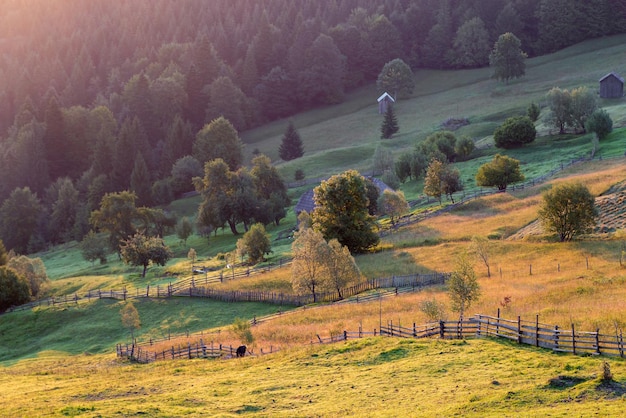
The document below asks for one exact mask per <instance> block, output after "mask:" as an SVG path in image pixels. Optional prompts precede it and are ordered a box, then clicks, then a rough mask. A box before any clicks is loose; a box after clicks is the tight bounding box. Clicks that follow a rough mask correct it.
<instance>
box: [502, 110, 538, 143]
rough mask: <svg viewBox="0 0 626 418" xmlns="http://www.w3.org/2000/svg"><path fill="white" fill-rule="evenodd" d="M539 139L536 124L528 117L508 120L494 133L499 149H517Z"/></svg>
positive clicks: (516, 117)
mask: <svg viewBox="0 0 626 418" xmlns="http://www.w3.org/2000/svg"><path fill="white" fill-rule="evenodd" d="M536 137H537V130H536V129H535V124H534V123H533V122H532V120H530V118H529V117H528V116H515V117H511V118H507V119H506V120H505V121H504V123H503V124H502V125H500V126H498V127H497V128H496V130H495V131H494V132H493V139H494V141H495V143H496V147H498V148H517V147H521V146H522V145H524V144H529V143H531V142H533V141H534V140H535V138H536Z"/></svg>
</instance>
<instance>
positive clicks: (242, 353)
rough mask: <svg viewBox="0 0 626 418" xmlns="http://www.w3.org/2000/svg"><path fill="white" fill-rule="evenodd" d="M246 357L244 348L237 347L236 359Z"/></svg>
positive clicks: (242, 346) (243, 346)
mask: <svg viewBox="0 0 626 418" xmlns="http://www.w3.org/2000/svg"><path fill="white" fill-rule="evenodd" d="M245 355H246V346H245V345H240V346H239V347H237V357H243V356H245Z"/></svg>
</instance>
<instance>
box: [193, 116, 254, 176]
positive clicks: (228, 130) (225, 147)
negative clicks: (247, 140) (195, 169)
mask: <svg viewBox="0 0 626 418" xmlns="http://www.w3.org/2000/svg"><path fill="white" fill-rule="evenodd" d="M242 147H243V145H242V142H241V139H239V135H238V134H237V131H236V130H235V128H234V127H233V125H232V124H231V123H230V122H229V121H228V120H227V119H226V118H224V117H222V116H220V117H219V118H217V119H214V120H213V121H211V123H209V124H207V125H204V127H203V128H202V129H201V130H200V131H199V132H198V134H197V135H196V140H195V142H194V143H193V156H194V157H195V158H196V159H197V160H198V161H200V162H201V163H205V162H207V161H211V160H215V159H217V158H221V159H222V160H224V161H225V162H226V163H227V164H228V167H229V168H230V169H231V170H233V171H234V170H237V169H238V168H239V167H240V166H241V163H242V162H243V154H242Z"/></svg>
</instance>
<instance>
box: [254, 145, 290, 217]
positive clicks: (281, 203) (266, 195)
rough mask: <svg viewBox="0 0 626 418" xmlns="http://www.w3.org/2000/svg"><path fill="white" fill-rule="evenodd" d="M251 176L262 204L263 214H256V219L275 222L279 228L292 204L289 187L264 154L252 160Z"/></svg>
mask: <svg viewBox="0 0 626 418" xmlns="http://www.w3.org/2000/svg"><path fill="white" fill-rule="evenodd" d="M250 174H251V175H252V177H253V179H254V184H255V187H256V192H257V195H258V198H259V201H260V203H261V209H260V210H261V212H262V213H257V214H255V219H257V220H258V221H268V222H267V223H269V222H274V224H276V225H277V226H278V224H279V222H280V220H281V219H283V218H284V217H285V216H287V210H286V207H287V206H289V204H290V203H291V199H289V196H288V195H287V185H286V184H285V182H284V181H283V179H282V177H281V176H280V174H279V173H278V170H277V169H276V167H274V166H273V165H272V162H271V160H270V159H269V157H267V156H265V155H262V154H261V155H258V156H256V157H254V158H253V159H252V169H251V170H250Z"/></svg>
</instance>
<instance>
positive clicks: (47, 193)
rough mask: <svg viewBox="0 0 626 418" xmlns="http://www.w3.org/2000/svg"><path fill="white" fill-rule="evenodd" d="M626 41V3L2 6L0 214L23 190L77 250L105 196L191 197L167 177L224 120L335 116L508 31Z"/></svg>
mask: <svg viewBox="0 0 626 418" xmlns="http://www.w3.org/2000/svg"><path fill="white" fill-rule="evenodd" d="M625 30H626V6H625V5H624V2H623V1H621V0H325V1H318V0H211V1H204V0H184V1H176V2H174V1H170V0H133V1H108V0H90V1H82V0H50V1H41V0H7V1H5V2H3V5H2V8H0V176H1V178H2V182H0V205H2V202H4V201H5V200H6V199H7V198H9V196H11V194H12V193H15V192H16V191H17V195H16V198H17V196H21V197H22V198H23V199H24V201H25V202H30V201H33V202H35V203H37V205H40V206H41V210H39V211H38V213H43V214H45V215H43V216H40V217H39V219H38V220H37V221H36V222H34V224H33V225H31V226H30V227H31V228H32V230H34V231H53V230H55V231H57V232H55V233H50V232H47V233H46V234H43V236H40V237H39V238H38V241H40V242H58V241H59V240H66V239H70V238H79V237H80V236H81V235H82V234H84V233H86V231H87V230H88V225H86V219H88V214H89V212H90V211H91V210H94V209H95V208H97V207H98V204H99V202H100V199H101V197H102V196H103V195H104V193H106V192H111V191H120V190H126V189H134V190H135V189H141V190H143V191H142V195H144V196H145V195H146V192H145V191H146V190H151V193H152V196H150V198H145V199H146V201H145V202H144V203H145V204H151V203H152V204H154V203H164V202H165V201H167V200H168V199H171V197H172V193H173V192H182V191H184V184H183V190H180V187H174V189H175V190H174V191H172V189H171V187H169V186H168V184H169V183H168V182H170V183H171V181H170V180H171V177H172V175H173V173H172V167H173V166H174V165H175V163H176V162H178V161H179V160H180V159H182V158H183V157H188V156H190V155H193V142H194V139H195V137H196V134H197V133H198V132H199V130H200V129H201V128H202V127H203V126H204V125H205V124H206V123H208V122H210V121H212V120H214V119H216V118H218V117H219V116H224V117H225V118H226V119H227V120H228V121H230V122H231V123H232V125H233V126H234V127H235V128H236V129H237V130H238V131H241V130H245V129H248V128H250V127H254V126H258V125H260V124H263V123H265V122H267V121H269V120H273V119H277V118H281V117H285V116H289V115H291V114H293V113H295V112H298V111H301V110H303V109H307V108H311V107H315V106H319V105H325V104H329V103H337V102H340V101H341V100H343V94H344V92H346V91H347V90H350V89H353V88H356V87H358V86H361V85H363V84H366V83H371V82H373V81H375V80H376V77H377V76H378V74H379V73H380V71H381V69H382V68H383V66H384V65H385V64H386V63H387V62H389V61H391V60H393V59H395V58H401V59H403V60H404V61H405V62H407V63H408V64H409V65H410V66H411V67H412V68H417V67H432V68H460V67H473V66H482V65H487V62H488V55H489V52H490V50H491V48H492V47H493V44H494V42H495V40H496V39H497V37H498V36H499V35H500V34H502V33H504V32H512V33H514V34H515V35H516V36H517V37H518V38H519V39H520V40H521V42H522V49H523V50H524V51H525V52H527V53H528V54H529V55H530V56H533V55H539V54H543V53H547V52H551V51H554V50H557V49H560V48H563V47H565V46H568V45H571V44H574V43H576V42H579V41H582V40H584V39H586V38H591V37H598V36H604V35H610V34H615V33H620V32H624V31H625ZM199 163H200V164H201V166H202V165H203V164H204V161H199ZM181 165H182V166H183V167H181ZM177 169H178V170H179V171H184V172H187V173H188V172H194V171H197V163H196V162H194V166H193V167H191V166H189V165H185V164H183V163H179V166H178V167H177ZM168 187H169V188H168ZM190 187H191V186H190ZM26 188H27V189H26ZM28 193H31V194H32V195H28ZM12 203H14V202H12ZM72 208H73V209H72ZM5 209H6V211H9V209H8V208H5ZM55 211H56V212H55ZM64 211H65V212H68V214H67V215H63V214H64V213H65V212H64ZM69 212H71V213H69ZM52 213H57V215H58V217H54V219H57V218H58V221H57V222H58V223H60V224H62V225H56V226H55V227H54V228H51V227H50V225H49V223H50V222H51V221H50V219H52V218H53V217H51V216H50V215H51V214H52ZM71 222H73V223H74V225H73V226H72V227H70V226H69V225H66V224H69V223H71ZM2 229H3V228H2V225H0V234H1V233H2ZM58 231H61V232H58ZM70 231H73V232H72V233H70ZM40 235H41V232H40ZM31 240H32V237H31ZM33 245H34V244H33ZM33 248H34V247H33Z"/></svg>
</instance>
